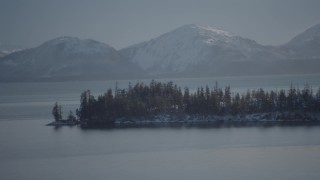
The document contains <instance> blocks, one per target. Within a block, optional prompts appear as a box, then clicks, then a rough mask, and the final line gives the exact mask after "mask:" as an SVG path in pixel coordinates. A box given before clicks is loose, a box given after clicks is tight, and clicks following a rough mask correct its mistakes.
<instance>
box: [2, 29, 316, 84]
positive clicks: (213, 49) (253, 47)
mask: <svg viewBox="0 0 320 180" xmlns="http://www.w3.org/2000/svg"><path fill="white" fill-rule="evenodd" d="M0 56H1V52H0ZM2 56H3V57H2V58H0V81H51V80H54V81H62V80H97V79H133V78H143V77H152V78H158V77H203V76H230V75H231V76H232V75H264V74H299V73H320V24H319V25H316V26H314V27H311V28H309V29H307V30H306V31H305V32H303V33H301V34H299V35H298V36H296V37H294V38H293V39H292V40H291V41H289V42H288V43H286V44H284V45H281V46H263V45H260V44H258V43H257V42H255V41H253V40H250V39H247V38H242V37H240V36H236V35H233V34H231V33H228V32H226V31H223V30H221V29H215V28H212V27H209V26H198V25H193V24H191V25H185V26H182V27H179V28H177V29H175V30H173V31H170V32H168V33H165V34H163V35H161V36H159V37H157V38H155V39H152V40H150V41H146V42H142V43H139V44H136V45H133V46H129V47H127V48H124V49H121V50H119V51H117V50H115V49H114V48H113V47H111V46H109V45H107V44H104V43H101V42H98V41H94V40H81V39H78V38H74V37H60V38H56V39H53V40H50V41H47V42H45V43H43V44H42V45H40V46H38V47H36V48H31V49H25V50H20V51H17V52H13V53H10V54H6V53H3V55H2Z"/></svg>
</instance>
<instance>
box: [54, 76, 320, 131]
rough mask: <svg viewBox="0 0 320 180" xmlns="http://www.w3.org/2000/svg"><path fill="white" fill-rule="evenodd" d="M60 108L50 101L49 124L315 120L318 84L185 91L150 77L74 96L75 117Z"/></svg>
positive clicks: (319, 107)
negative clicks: (51, 119) (77, 101)
mask: <svg viewBox="0 0 320 180" xmlns="http://www.w3.org/2000/svg"><path fill="white" fill-rule="evenodd" d="M61 108H62V107H61V106H60V105H58V103H56V104H55V105H54V107H53V110H52V114H53V116H54V118H55V122H53V123H51V124H50V125H78V124H80V125H81V127H106V126H125V125H136V126H145V125H151V124H173V123H179V124H185V125H195V124H210V123H248V122H303V123H319V122H320V88H319V89H318V90H317V92H316V93H314V90H313V88H312V87H311V86H309V85H308V84H306V85H305V86H304V88H303V89H299V88H296V87H294V86H293V85H292V84H291V86H290V87H289V89H288V90H284V89H280V90H277V91H274V90H271V91H265V90H264V89H262V88H259V89H253V90H247V92H246V93H242V94H240V93H238V92H232V91H231V88H230V86H226V87H224V88H220V87H219V86H218V83H217V82H216V83H215V84H214V85H213V88H209V86H208V85H206V86H204V87H199V88H197V89H196V90H195V91H192V92H191V91H190V90H189V88H188V87H185V88H183V89H182V88H181V87H179V86H177V85H176V84H174V83H173V82H172V81H170V82H165V83H163V82H158V81H155V80H152V81H151V82H150V83H149V84H145V83H143V82H137V83H136V84H134V85H132V84H131V83H129V85H128V87H127V88H118V87H117V85H116V87H115V89H114V90H112V89H111V88H110V89H108V90H107V92H106V93H104V94H102V95H99V96H98V97H94V96H93V95H92V94H91V92H90V90H86V91H84V92H83V93H82V94H81V95H80V107H79V108H78V109H76V115H74V114H73V112H70V113H69V115H68V118H67V119H65V120H62V117H61V114H62V112H61Z"/></svg>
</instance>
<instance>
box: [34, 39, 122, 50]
mask: <svg viewBox="0 0 320 180" xmlns="http://www.w3.org/2000/svg"><path fill="white" fill-rule="evenodd" d="M39 48H41V49H59V50H62V51H64V52H68V53H77V54H106V53H109V52H115V51H116V50H115V49H114V48H113V47H111V46H109V45H107V44H104V43H101V42H98V41H95V40H92V39H80V38H77V37H71V36H62V37H57V38H54V39H52V40H49V41H46V42H44V43H43V44H41V45H40V46H39Z"/></svg>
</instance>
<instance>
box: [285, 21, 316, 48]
mask: <svg viewBox="0 0 320 180" xmlns="http://www.w3.org/2000/svg"><path fill="white" fill-rule="evenodd" d="M319 38H320V24H317V25H315V26H312V27H311V28H309V29H307V30H305V31H304V32H302V33H300V34H298V35H297V36H296V37H294V38H293V39H292V40H291V41H289V43H287V45H288V44H289V45H296V46H297V45H304V44H306V43H309V42H311V41H314V40H315V39H319Z"/></svg>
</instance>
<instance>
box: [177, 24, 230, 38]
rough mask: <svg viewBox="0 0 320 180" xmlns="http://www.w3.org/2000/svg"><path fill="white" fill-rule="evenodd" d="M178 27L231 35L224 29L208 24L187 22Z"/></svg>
mask: <svg viewBox="0 0 320 180" xmlns="http://www.w3.org/2000/svg"><path fill="white" fill-rule="evenodd" d="M178 29H180V30H181V29H193V30H195V31H196V32H198V33H211V34H216V35H220V36H226V37H232V36H233V34H231V33H229V32H227V31H224V30H222V29H220V28H215V27H212V26H208V25H198V24H187V25H184V26H181V27H180V28H178Z"/></svg>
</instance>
